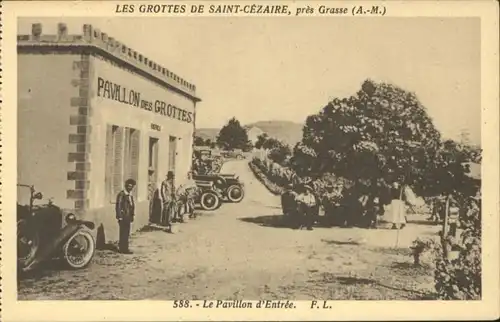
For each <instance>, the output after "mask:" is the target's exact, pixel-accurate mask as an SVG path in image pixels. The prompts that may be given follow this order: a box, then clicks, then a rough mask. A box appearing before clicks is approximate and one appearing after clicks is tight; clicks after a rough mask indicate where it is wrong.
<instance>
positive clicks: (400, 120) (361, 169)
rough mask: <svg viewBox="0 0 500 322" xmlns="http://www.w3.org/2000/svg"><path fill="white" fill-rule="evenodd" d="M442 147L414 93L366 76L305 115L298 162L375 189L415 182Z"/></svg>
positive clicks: (317, 173)
mask: <svg viewBox="0 0 500 322" xmlns="http://www.w3.org/2000/svg"><path fill="white" fill-rule="evenodd" d="M439 145H440V134H439V132H438V131H437V130H436V128H435V127H434V125H433V123H432V120H431V118H430V117H429V116H428V115H427V112H426V110H425V108H424V107H423V106H422V105H421V103H420V102H419V101H418V99H417V97H416V96H415V95H414V94H413V93H409V92H407V91H405V90H403V89H401V88H398V87H396V86H393V85H391V84H386V83H376V82H373V81H370V80H367V81H365V82H364V83H363V84H362V86H361V89H360V90H359V91H358V93H357V94H356V95H353V96H351V97H349V98H343V99H339V98H335V99H333V100H332V101H331V102H329V103H328V105H327V106H325V107H324V108H323V110H322V111H320V112H319V113H318V114H314V115H310V116H309V117H308V118H307V120H306V124H305V127H304V130H303V139H302V142H301V145H298V146H297V147H296V152H298V153H296V154H294V164H295V167H306V168H309V169H310V171H311V172H312V173H313V174H316V175H321V174H322V173H326V172H331V173H334V174H335V175H337V176H340V177H344V178H346V179H349V180H353V181H354V182H356V183H357V184H358V185H362V186H367V185H368V186H373V187H374V188H375V187H377V189H378V188H380V187H385V186H387V185H388V184H391V183H393V182H399V183H402V184H407V185H411V186H413V185H415V184H416V183H417V182H419V181H421V180H422V178H423V177H424V176H425V170H426V168H427V167H428V164H429V163H432V162H433V158H434V156H435V155H436V153H437V150H438V148H439ZM311 150H312V151H311ZM312 156H314V157H312ZM358 188H361V187H358ZM354 190H355V191H356V190H358V191H360V190H363V189H354Z"/></svg>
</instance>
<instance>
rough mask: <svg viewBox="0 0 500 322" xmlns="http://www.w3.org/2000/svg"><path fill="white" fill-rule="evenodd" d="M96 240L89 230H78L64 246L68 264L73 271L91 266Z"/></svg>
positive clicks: (64, 254) (65, 258)
mask: <svg viewBox="0 0 500 322" xmlns="http://www.w3.org/2000/svg"><path fill="white" fill-rule="evenodd" d="M95 246H96V244H95V239H94V236H92V233H91V232H90V231H89V230H88V229H80V230H78V231H77V232H76V233H75V234H74V235H73V236H71V237H70V239H69V240H68V241H67V242H66V244H64V246H63V256H64V260H65V261H66V264H67V265H68V266H69V267H70V268H72V269H81V268H84V267H86V266H88V265H89V264H90V261H91V260H92V258H93V257H94V254H95V248H96V247H95Z"/></svg>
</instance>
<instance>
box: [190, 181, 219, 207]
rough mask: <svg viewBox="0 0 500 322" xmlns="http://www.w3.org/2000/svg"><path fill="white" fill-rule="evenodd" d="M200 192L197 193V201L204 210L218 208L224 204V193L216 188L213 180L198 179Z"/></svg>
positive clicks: (197, 184)
mask: <svg viewBox="0 0 500 322" xmlns="http://www.w3.org/2000/svg"><path fill="white" fill-rule="evenodd" d="M195 181H196V186H197V187H198V190H199V193H197V194H196V199H195V203H197V204H199V205H200V206H201V208H202V209H203V210H209V211H212V210H216V209H218V208H219V207H220V206H221V205H222V195H221V193H220V192H219V191H218V190H217V189H216V188H215V184H214V182H213V181H204V180H196V179H195Z"/></svg>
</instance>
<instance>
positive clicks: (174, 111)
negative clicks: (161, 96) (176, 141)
mask: <svg viewBox="0 0 500 322" xmlns="http://www.w3.org/2000/svg"><path fill="white" fill-rule="evenodd" d="M97 96H98V97H103V98H106V99H110V100H113V101H117V102H120V103H123V104H127V105H130V106H134V107H138V108H141V109H143V110H146V111H149V112H153V113H156V114H161V115H164V116H168V117H170V118H173V119H178V120H179V121H182V122H186V123H191V122H193V113H192V112H188V111H186V110H183V109H181V108H178V107H176V106H174V105H172V104H168V103H166V102H164V101H162V100H155V101H150V100H146V99H144V98H143V97H142V95H141V93H140V92H138V91H135V90H133V89H130V88H127V87H126V86H122V85H119V84H116V83H113V82H110V81H108V80H105V79H104V78H102V77H98V78H97Z"/></svg>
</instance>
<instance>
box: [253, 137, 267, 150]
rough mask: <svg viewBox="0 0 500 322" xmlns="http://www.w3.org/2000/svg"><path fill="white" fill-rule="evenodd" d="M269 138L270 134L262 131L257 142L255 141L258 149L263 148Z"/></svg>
mask: <svg viewBox="0 0 500 322" xmlns="http://www.w3.org/2000/svg"><path fill="white" fill-rule="evenodd" d="M267 139H269V136H268V135H267V133H262V134H261V135H259V136H258V137H257V142H255V148H256V149H261V148H262V147H263V146H264V144H265V143H266V141H267Z"/></svg>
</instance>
